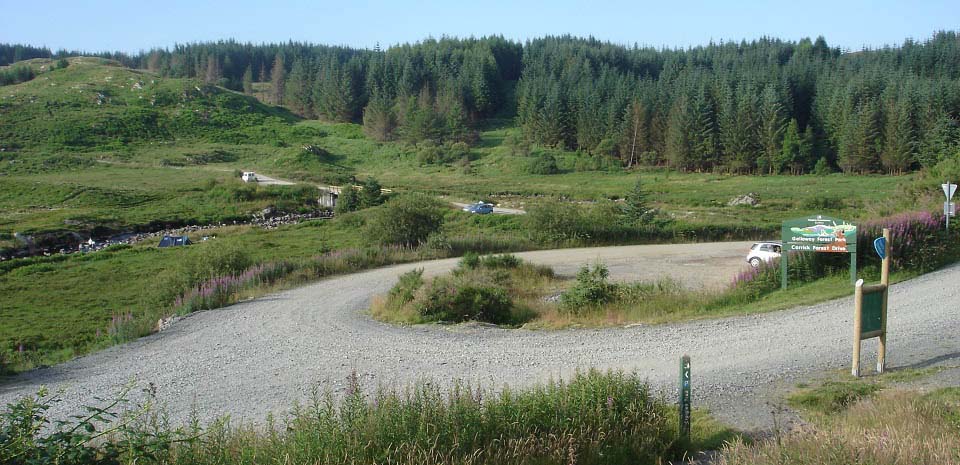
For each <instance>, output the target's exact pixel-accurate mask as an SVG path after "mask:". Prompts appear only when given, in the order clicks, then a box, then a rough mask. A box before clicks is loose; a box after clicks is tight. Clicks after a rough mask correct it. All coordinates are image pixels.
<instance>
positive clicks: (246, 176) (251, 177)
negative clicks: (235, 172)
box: [240, 171, 257, 182]
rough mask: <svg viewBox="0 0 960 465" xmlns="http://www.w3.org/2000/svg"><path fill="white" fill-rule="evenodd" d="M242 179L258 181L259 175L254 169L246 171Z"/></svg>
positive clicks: (244, 180)
mask: <svg viewBox="0 0 960 465" xmlns="http://www.w3.org/2000/svg"><path fill="white" fill-rule="evenodd" d="M240 179H243V182H257V175H256V173H254V172H253V171H244V172H243V175H241V176H240Z"/></svg>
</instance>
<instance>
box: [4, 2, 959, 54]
mask: <svg viewBox="0 0 960 465" xmlns="http://www.w3.org/2000/svg"><path fill="white" fill-rule="evenodd" d="M0 11H2V12H3V16H4V19H3V20H2V21H0V24H2V26H0V43H24V44H30V45H35V46H46V47H49V48H51V49H53V50H57V49H61V48H64V49H70V50H83V51H123V52H128V53H132V52H137V51H140V50H149V49H151V48H155V47H161V48H163V47H172V46H173V45H174V44H177V43H189V42H198V41H212V40H218V39H230V38H232V39H236V40H238V41H241V42H253V43H262V42H286V41H288V40H294V41H300V42H312V43H319V44H328V45H347V46H352V47H364V48H372V47H374V46H375V45H376V44H378V43H379V44H380V45H381V46H382V47H384V48H385V47H387V46H389V45H393V44H398V43H405V42H416V41H418V40H422V39H424V38H427V37H434V38H439V37H442V36H456V37H469V36H477V37H478V36H484V35H494V34H496V35H503V36H504V37H506V38H508V39H516V40H527V39H532V38H537V37H542V36H544V35H558V34H571V35H575V36H582V37H585V36H592V37H595V38H598V39H601V40H607V41H611V42H614V43H618V44H626V45H632V44H635V43H636V44H639V45H641V46H653V47H657V48H660V47H669V48H675V47H680V48H686V47H689V46H696V45H705V44H708V43H710V42H711V41H713V42H720V41H721V40H722V41H729V40H736V41H740V40H741V39H747V40H751V39H756V38H759V37H763V36H768V37H776V38H780V39H785V40H799V39H801V38H804V37H810V38H816V37H817V36H820V35H822V36H824V37H825V38H826V39H827V43H828V44H829V45H831V46H837V47H841V48H843V49H848V50H860V49H862V48H864V47H871V48H876V47H882V46H884V45H899V44H901V43H903V41H904V39H907V38H912V39H915V40H920V41H922V40H924V39H927V38H929V37H930V36H931V35H932V34H933V33H934V32H935V31H938V30H958V29H960V0H930V1H925V0H916V1H912V2H895V1H889V0H878V1H860V0H856V1H846V0H833V1H821V0H806V1H793V0H780V1H777V2H765V1H758V0H726V1H715V2H708V1H682V0H660V1H657V2H647V1H619V0H618V1H610V2H583V1H575V0H555V1H552V2H525V1H522V0H481V1H476V0H474V1H456V0H447V1H436V0H427V1H419V2H414V1H404V2H385V1H367V0H338V1H283V0H257V1H248V0H233V1H230V2H222V1H203V0H192V1H184V0H161V1H83V0H74V1H42V0H36V1H23V0H17V1H11V0H0Z"/></svg>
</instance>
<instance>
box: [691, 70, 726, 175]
mask: <svg viewBox="0 0 960 465" xmlns="http://www.w3.org/2000/svg"><path fill="white" fill-rule="evenodd" d="M692 111H693V115H692V117H693V120H692V126H691V127H690V130H691V131H692V134H691V149H692V153H691V158H692V163H693V164H694V166H696V167H697V168H698V169H701V170H705V169H711V168H713V167H714V166H716V165H717V163H718V162H719V160H718V156H717V129H716V119H715V114H716V113H715V111H714V106H713V101H712V99H711V97H710V95H709V93H708V92H707V90H706V88H705V87H701V88H700V91H699V92H698V93H697V98H696V99H695V100H694V107H693V108H692Z"/></svg>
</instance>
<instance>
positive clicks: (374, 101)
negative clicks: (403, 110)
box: [363, 91, 398, 142]
mask: <svg viewBox="0 0 960 465" xmlns="http://www.w3.org/2000/svg"><path fill="white" fill-rule="evenodd" d="M397 125H398V122H397V114H396V112H395V111H394V109H393V105H392V104H391V102H390V100H388V99H387V98H386V97H384V96H383V95H382V94H380V93H379V92H377V91H375V92H374V94H373V97H372V98H371V99H370V103H369V104H367V107H366V108H364V109H363V132H364V133H366V134H367V136H368V137H370V138H372V139H374V140H377V141H380V142H385V141H388V140H391V139H393V137H394V131H396V129H397Z"/></svg>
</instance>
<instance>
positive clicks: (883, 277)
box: [877, 228, 890, 373]
mask: <svg viewBox="0 0 960 465" xmlns="http://www.w3.org/2000/svg"><path fill="white" fill-rule="evenodd" d="M883 245H884V253H883V260H881V262H880V285H881V286H883V308H882V309H881V310H880V345H879V346H878V347H877V373H883V369H884V367H886V359H887V296H888V295H889V294H890V230H889V229H887V228H883Z"/></svg>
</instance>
